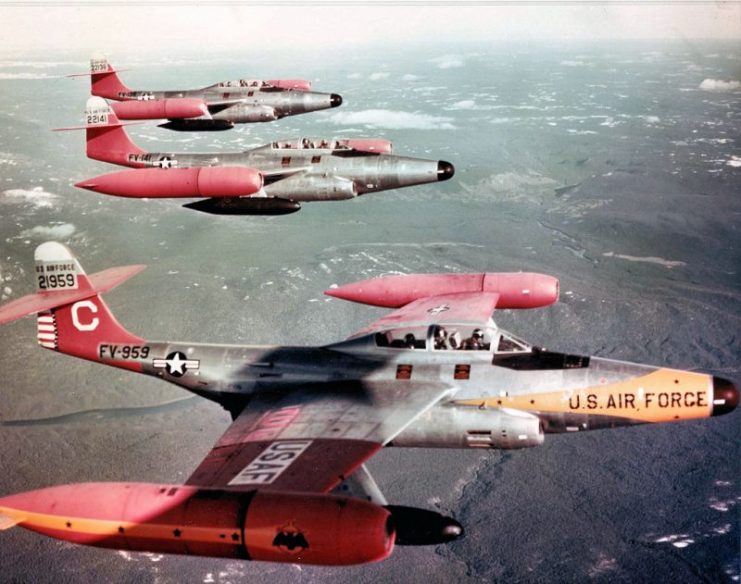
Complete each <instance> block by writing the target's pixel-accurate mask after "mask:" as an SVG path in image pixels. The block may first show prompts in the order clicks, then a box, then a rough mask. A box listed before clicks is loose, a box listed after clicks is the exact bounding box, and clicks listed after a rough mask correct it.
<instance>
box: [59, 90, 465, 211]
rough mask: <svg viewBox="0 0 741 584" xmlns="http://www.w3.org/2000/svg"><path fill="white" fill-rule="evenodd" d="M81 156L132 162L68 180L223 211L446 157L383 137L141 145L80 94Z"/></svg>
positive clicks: (363, 189) (398, 180) (314, 196)
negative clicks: (206, 149)
mask: <svg viewBox="0 0 741 584" xmlns="http://www.w3.org/2000/svg"><path fill="white" fill-rule="evenodd" d="M85 111H86V113H85V121H86V125H85V126H81V127H78V128H62V129H85V131H86V138H87V155H88V157H89V158H93V159H95V160H101V161H103V162H110V163H112V164H118V165H122V166H128V167H133V168H135V169H136V170H127V171H122V172H113V173H108V174H103V175H100V176H96V177H94V178H90V179H87V180H83V181H80V182H78V183H77V184H76V185H75V186H77V187H80V188H84V189H88V190H91V191H95V192H98V193H104V194H109V195H115V196H119V197H139V198H143V197H149V198H155V197H157V198H159V197H167V198H195V197H204V198H205V199H204V200H201V201H197V202H194V203H189V204H186V205H185V207H188V208H190V209H195V210H197V211H203V212H206V213H214V214H223V215H280V214H286V213H293V212H296V211H298V210H299V209H300V208H301V202H304V201H339V200H345V199H352V198H354V197H356V196H358V195H362V194H365V193H374V192H378V191H385V190H388V189H395V188H400V187H407V186H413V185H419V184H425V183H431V182H437V181H444V180H448V179H449V178H451V177H452V176H453V174H454V172H455V169H454V167H453V165H452V164H451V163H449V162H445V161H443V160H424V159H420V158H410V157H406V156H396V155H394V154H392V153H391V151H392V145H391V143H390V142H389V141H387V140H381V139H363V138H341V139H318V138H317V139H313V138H303V139H293V140H277V141H275V142H272V143H270V144H265V145H264V146H260V147H258V148H253V149H251V150H247V151H245V152H222V153H200V154H193V153H172V152H145V151H144V150H142V149H141V148H139V147H138V146H137V145H136V144H134V143H133V142H132V141H131V139H130V138H129V136H128V134H127V133H126V131H125V130H124V128H123V127H122V126H123V124H122V123H121V122H120V121H119V119H118V117H117V116H116V114H115V112H113V111H112V110H111V109H110V107H109V106H108V104H107V103H106V102H105V101H104V100H103V99H101V98H99V97H92V98H90V99H89V100H88V102H87V107H86V110H85Z"/></svg>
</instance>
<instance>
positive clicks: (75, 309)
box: [0, 242, 739, 565]
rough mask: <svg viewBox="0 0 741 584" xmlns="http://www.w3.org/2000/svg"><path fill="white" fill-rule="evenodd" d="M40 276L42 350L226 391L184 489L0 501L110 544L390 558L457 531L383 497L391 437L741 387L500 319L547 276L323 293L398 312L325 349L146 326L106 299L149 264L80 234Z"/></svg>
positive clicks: (63, 492)
mask: <svg viewBox="0 0 741 584" xmlns="http://www.w3.org/2000/svg"><path fill="white" fill-rule="evenodd" d="M35 260H36V269H35V277H36V282H37V286H38V291H37V292H36V293H35V294H31V295H28V296H25V297H22V298H19V299H17V300H15V301H12V302H10V303H7V304H6V305H4V306H2V307H0V323H4V322H9V321H11V320H15V319H17V318H21V317H23V316H26V315H30V314H35V313H38V318H37V322H38V335H37V337H38V342H39V344H40V345H41V346H42V347H45V348H47V349H50V350H53V351H58V352H61V353H66V354H68V355H72V356H75V357H79V358H82V359H87V360H90V361H95V362H97V363H103V364H106V365H110V366H113V367H120V368H123V369H127V370H129V371H132V372H136V373H143V374H145V375H152V376H155V377H159V378H160V379H163V380H165V381H168V382H171V383H174V384H177V385H179V386H181V387H183V388H185V389H186V390H188V391H191V392H193V393H195V394H198V395H200V396H202V397H204V398H206V399H209V400H212V401H214V402H216V403H218V404H221V405H222V406H223V407H224V408H226V409H227V410H228V411H229V412H230V413H231V415H232V418H233V420H234V421H233V423H232V425H231V426H230V427H229V428H228V429H227V430H226V432H225V433H224V435H223V436H222V437H221V438H220V439H219V441H218V442H217V444H216V445H215V446H214V447H213V449H212V450H211V451H210V453H209V454H208V455H207V456H206V458H205V459H204V460H203V461H202V462H201V464H200V465H199V466H198V468H196V470H195V471H194V472H193V473H192V474H191V476H190V478H189V479H188V480H187V481H186V483H185V485H170V484H167V485H161V484H146V483H82V484H71V485H62V486H55V487H49V488H44V489H39V490H35V491H30V492H25V493H19V494H16V495H9V496H5V497H2V498H0V528H9V527H12V526H14V525H20V526H22V527H25V528H27V529H30V530H33V531H37V532H40V533H42V534H45V535H49V536H51V537H55V538H59V539H63V540H67V541H72V542H75V543H82V544H88V545H93V546H99V547H107V548H115V549H127V550H138V551H151V552H171V553H180V554H193V555H205V556H219V557H231V558H243V559H252V560H264V561H275V562H290V563H306V564H322V565H347V564H359V563H365V562H371V561H377V560H381V559H383V558H385V557H387V556H388V555H389V554H390V553H391V552H392V550H393V547H394V545H395V543H396V544H409V545H414V544H435V543H443V542H446V541H450V540H453V539H455V538H456V537H458V536H460V535H461V533H462V528H461V526H460V525H459V524H458V523H457V522H456V521H455V520H453V519H451V518H448V517H444V516H442V515H439V514H437V513H434V512H431V511H427V510H423V509H416V508H409V507H399V506H394V505H388V504H387V502H386V500H385V498H384V496H383V493H382V492H381V490H380V489H379V487H378V485H377V484H376V483H375V481H374V480H373V478H372V477H371V475H370V474H369V472H368V470H367V468H366V467H365V466H364V463H365V462H366V461H367V460H368V459H369V458H371V457H372V456H373V455H374V454H375V453H376V452H378V451H379V450H380V449H381V448H382V447H384V446H397V447H401V446H409V447H438V448H525V447H532V446H538V445H540V444H542V443H543V440H544V435H545V434H549V433H560V432H581V431H585V430H594V429H599V428H615V427H618V426H629V425H633V424H641V423H657V422H672V421H676V420H688V419H693V418H704V417H708V416H717V415H720V414H725V413H728V412H730V411H732V410H733V409H734V408H735V407H736V406H737V404H738V400H739V392H738V390H737V388H736V387H735V386H734V385H733V383H731V382H730V381H728V380H726V379H723V378H720V377H713V376H711V375H706V374H702V373H696V372H689V371H679V370H675V369H668V368H664V367H651V366H647V365H638V364H633V363H627V362H621V361H614V360H610V359H603V358H597V357H587V356H580V355H572V354H565V353H558V352H554V351H548V350H545V349H542V348H538V347H534V346H531V345H529V344H528V343H526V342H525V341H523V340H522V339H520V338H518V337H516V336H515V335H513V334H511V333H509V332H507V331H505V330H502V329H501V328H499V327H498V326H497V325H496V324H495V322H494V321H493V319H492V313H493V311H494V310H495V309H496V308H512V309H522V308H536V307H542V306H548V305H550V304H552V303H554V302H556V301H557V299H558V294H559V284H558V280H556V279H555V278H553V277H550V276H546V275H542V274H532V273H515V274H507V273H478V274H427V275H421V274H417V275H405V276H387V277H380V278H376V279H372V280H365V281H362V282H356V283H354V284H348V285H344V286H340V287H337V288H332V289H330V290H328V291H327V294H329V295H330V296H333V297H335V298H341V299H345V300H350V301H353V302H359V303H363V304H369V305H373V306H381V307H387V308H392V309H394V310H393V312H391V313H389V314H386V315H385V316H383V317H381V318H380V319H378V320H376V321H375V322H373V323H372V324H370V325H369V326H367V327H365V328H364V329H362V330H360V331H358V332H357V333H355V334H353V335H352V336H350V338H349V339H347V340H345V341H341V342H338V343H334V344H330V345H325V346H321V347H297V346H236V345H207V344H199V343H182V342H171V341H150V340H146V339H144V338H142V337H139V336H138V335H135V334H133V333H131V332H129V331H127V330H126V329H125V328H124V327H123V326H121V325H120V324H119V323H118V322H117V321H116V319H115V318H114V317H113V315H112V314H111V312H110V310H109V309H108V307H107V306H106V304H105V302H104V301H103V300H102V299H101V297H100V294H101V293H104V292H107V291H109V290H111V289H112V288H114V287H115V286H118V285H119V284H121V283H122V282H123V281H125V280H126V279H128V278H129V277H131V276H133V275H134V274H136V273H138V272H139V271H140V270H141V269H142V268H143V266H127V267H118V268H111V269H108V270H104V271H102V272H98V273H96V274H92V275H90V276H88V275H86V274H85V272H84V271H83V270H82V267H81V266H80V264H79V262H78V261H77V259H76V258H75V257H74V256H73V255H72V253H71V252H70V250H69V249H68V248H66V247H65V246H63V245H61V244H59V243H56V242H48V243H44V244H42V245H40V246H39V247H38V248H37V249H36V252H35Z"/></svg>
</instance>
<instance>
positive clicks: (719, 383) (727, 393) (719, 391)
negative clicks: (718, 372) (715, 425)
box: [712, 377, 738, 416]
mask: <svg viewBox="0 0 741 584" xmlns="http://www.w3.org/2000/svg"><path fill="white" fill-rule="evenodd" d="M736 406H738V388H737V387H736V386H735V385H734V384H733V383H731V382H730V381H728V380H727V379H723V378H722V377H713V414H712V415H713V416H722V415H723V414H728V413H730V412H732V411H733V410H735V409H736Z"/></svg>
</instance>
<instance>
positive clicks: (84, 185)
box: [75, 180, 97, 191]
mask: <svg viewBox="0 0 741 584" xmlns="http://www.w3.org/2000/svg"><path fill="white" fill-rule="evenodd" d="M75 186H76V187H77V188H78V189H88V190H89V191H92V190H95V187H96V186H97V184H96V183H94V182H92V181H90V180H81V181H80V182H78V183H75Z"/></svg>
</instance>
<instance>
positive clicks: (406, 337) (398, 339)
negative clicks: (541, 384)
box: [374, 324, 532, 353]
mask: <svg viewBox="0 0 741 584" xmlns="http://www.w3.org/2000/svg"><path fill="white" fill-rule="evenodd" d="M374 340H375V344H376V346H377V347H382V348H389V349H419V350H427V351H487V352H491V353H529V352H531V351H532V347H531V346H530V345H529V344H527V343H526V342H525V341H523V340H521V339H518V338H517V337H515V336H514V335H513V334H511V333H508V332H507V331H504V330H502V329H500V328H498V327H496V326H491V325H489V326H483V327H482V326H472V325H470V324H461V325H456V324H446V325H437V324H435V325H431V326H418V327H404V328H398V329H393V330H388V331H381V332H377V333H376V334H375V335H374Z"/></svg>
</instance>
